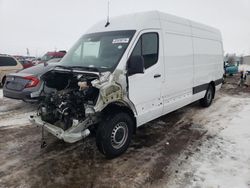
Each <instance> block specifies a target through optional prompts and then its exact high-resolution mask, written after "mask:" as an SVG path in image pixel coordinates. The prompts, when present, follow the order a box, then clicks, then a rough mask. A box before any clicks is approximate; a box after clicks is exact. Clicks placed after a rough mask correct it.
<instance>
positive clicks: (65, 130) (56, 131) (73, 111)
mask: <svg viewBox="0 0 250 188" xmlns="http://www.w3.org/2000/svg"><path fill="white" fill-rule="evenodd" d="M42 79H43V81H44V83H45V84H44V85H45V86H44V90H43V92H42V100H41V103H40V105H39V107H38V111H37V114H36V115H34V116H30V121H31V122H32V123H33V124H35V125H37V126H41V127H42V128H43V129H45V130H47V131H48V132H50V133H51V134H53V135H54V136H56V137H57V138H59V139H62V140H64V141H65V142H69V143H73V142H76V141H79V140H81V139H83V138H85V137H86V136H88V135H89V134H90V129H91V128H92V127H93V126H94V125H95V124H97V123H98V122H100V121H101V112H102V110H103V109H104V108H105V107H106V106H107V105H108V104H110V103H112V102H115V101H123V102H124V103H125V101H126V99H127V97H126V89H124V88H126V76H125V74H123V73H122V71H115V72H113V73H112V74H111V73H110V72H103V73H98V72H87V71H81V70H73V69H66V68H60V67H58V68H55V69H54V70H51V71H50V72H48V73H46V74H45V75H43V77H42ZM122 85H123V86H122Z"/></svg>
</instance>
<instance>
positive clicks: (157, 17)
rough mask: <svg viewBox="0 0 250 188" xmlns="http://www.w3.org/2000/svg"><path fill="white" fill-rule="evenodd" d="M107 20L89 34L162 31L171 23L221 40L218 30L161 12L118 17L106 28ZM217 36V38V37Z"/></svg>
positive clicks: (90, 30) (96, 25)
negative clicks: (163, 27) (165, 23)
mask: <svg viewBox="0 0 250 188" xmlns="http://www.w3.org/2000/svg"><path fill="white" fill-rule="evenodd" d="M106 22H107V21H106V20H102V21H100V22H98V23H97V24H95V25H94V26H93V27H91V28H90V29H89V30H88V31H87V33H96V32H105V31H115V30H143V29H160V28H161V22H169V23H175V24H180V25H187V26H191V27H192V28H193V29H194V30H196V31H197V33H199V30H203V31H206V32H207V33H211V34H212V35H213V36H214V39H218V40H219V39H221V34H220V31H219V30H218V29H215V28H213V27H210V26H207V25H204V24H200V23H198V22H194V21H191V20H188V19H186V18H181V17H177V16H174V15H170V14H166V13H163V12H159V11H147V12H139V13H133V14H128V15H123V16H118V17H114V18H111V19H110V25H109V26H108V27H105V24H106ZM216 36H217V37H216Z"/></svg>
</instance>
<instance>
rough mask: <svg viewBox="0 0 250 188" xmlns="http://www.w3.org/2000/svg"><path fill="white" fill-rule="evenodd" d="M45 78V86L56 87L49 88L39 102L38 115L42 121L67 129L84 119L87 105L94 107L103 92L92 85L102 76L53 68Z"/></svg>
mask: <svg viewBox="0 0 250 188" xmlns="http://www.w3.org/2000/svg"><path fill="white" fill-rule="evenodd" d="M42 79H43V80H44V81H45V87H47V88H48V89H52V90H51V91H50V92H46V90H45V92H44V98H43V100H42V102H41V103H40V105H39V109H38V115H40V116H41V118H42V120H43V121H46V122H48V123H51V124H54V125H56V126H59V127H60V128H62V129H63V130H67V129H68V128H70V127H71V126H72V125H73V122H74V120H76V121H78V122H81V121H84V119H85V118H86V115H85V108H86V106H90V105H91V106H93V105H94V104H95V103H96V101H97V98H98V95H99V90H98V89H97V88H95V87H92V84H91V81H92V80H94V79H98V76H97V75H95V74H80V73H72V72H67V73H65V72H56V71H52V72H49V73H47V74H45V75H44V76H43V78H42ZM48 89H47V90H48Z"/></svg>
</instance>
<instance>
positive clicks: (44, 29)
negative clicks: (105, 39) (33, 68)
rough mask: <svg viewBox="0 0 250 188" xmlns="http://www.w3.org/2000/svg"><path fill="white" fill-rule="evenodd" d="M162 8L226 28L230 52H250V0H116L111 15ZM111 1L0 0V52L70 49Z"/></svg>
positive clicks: (112, 2)
mask: <svg viewBox="0 0 250 188" xmlns="http://www.w3.org/2000/svg"><path fill="white" fill-rule="evenodd" d="M146 10H159V11H162V12H166V13H170V14H173V15H176V16H181V17H185V18H188V19H191V20H194V21H198V22H201V23H204V24H207V25H210V26H213V27H216V28H218V29H220V30H221V32H222V35H223V41H224V51H225V52H226V53H234V52H235V53H237V54H250V0H188V1H187V0H111V1H110V15H111V17H112V16H117V15H122V14H128V13H133V12H141V11H146ZM106 15H107V0H0V53H7V54H12V55H14V54H20V55H25V54H26V48H28V49H29V50H30V54H31V55H34V56H36V55H42V54H43V53H45V52H47V51H54V50H55V49H57V50H64V49H65V50H68V49H69V48H70V47H71V46H72V45H73V44H74V43H75V41H76V40H77V39H78V38H79V37H80V36H81V35H82V34H83V33H84V32H85V31H86V30H87V28H89V27H91V25H92V24H94V23H95V22H97V21H99V20H102V19H105V18H106Z"/></svg>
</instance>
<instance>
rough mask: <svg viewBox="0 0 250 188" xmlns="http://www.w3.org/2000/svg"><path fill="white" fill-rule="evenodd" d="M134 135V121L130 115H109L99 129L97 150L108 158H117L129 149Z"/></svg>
mask: <svg viewBox="0 0 250 188" xmlns="http://www.w3.org/2000/svg"><path fill="white" fill-rule="evenodd" d="M132 133H133V120H132V118H131V117H130V116H129V115H128V114H126V113H123V112H120V113H117V114H114V115H109V116H108V117H107V118H106V120H104V121H103V122H101V124H100V125H99V127H98V129H97V133H96V145H97V148H98V149H99V151H100V152H101V153H102V154H104V155H105V156H106V157H107V158H114V157H117V156H119V155H121V154H123V153H124V152H125V151H126V150H127V148H128V147H129V144H130V141H131V138H132Z"/></svg>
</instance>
